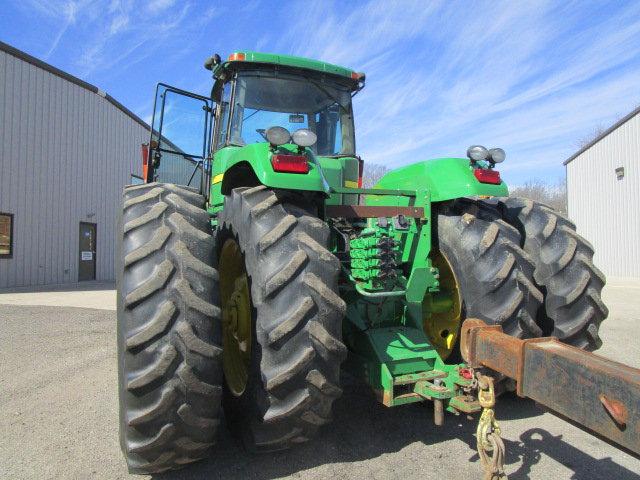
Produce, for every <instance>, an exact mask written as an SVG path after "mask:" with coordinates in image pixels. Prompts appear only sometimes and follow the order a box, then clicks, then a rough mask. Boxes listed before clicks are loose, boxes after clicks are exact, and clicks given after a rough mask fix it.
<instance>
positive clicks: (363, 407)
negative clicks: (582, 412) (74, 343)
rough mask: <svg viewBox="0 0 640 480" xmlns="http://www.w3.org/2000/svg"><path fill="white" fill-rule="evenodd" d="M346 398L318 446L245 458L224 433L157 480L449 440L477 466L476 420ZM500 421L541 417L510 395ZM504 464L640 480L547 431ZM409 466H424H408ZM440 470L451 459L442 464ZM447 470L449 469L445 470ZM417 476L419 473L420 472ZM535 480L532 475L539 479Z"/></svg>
mask: <svg viewBox="0 0 640 480" xmlns="http://www.w3.org/2000/svg"><path fill="white" fill-rule="evenodd" d="M343 388H344V395H343V396H342V397H341V399H340V400H338V401H337V402H336V404H335V408H334V421H333V422H332V423H331V424H330V425H329V426H328V427H325V429H324V431H323V432H322V434H321V435H320V436H319V437H318V438H316V439H315V441H312V442H309V443H306V444H303V445H301V446H299V447H297V448H295V449H293V450H289V451H285V452H278V453H270V454H263V455H251V454H248V453H246V452H245V451H244V450H243V449H242V447H241V446H240V445H239V443H238V442H237V441H236V440H235V438H234V437H232V436H231V435H230V434H229V432H228V431H227V429H226V428H223V433H222V436H221V438H220V439H219V443H218V444H217V445H216V448H215V453H214V455H213V456H212V457H211V458H209V459H207V460H204V461H202V462H199V463H196V464H193V465H191V466H189V467H188V468H186V469H184V470H178V471H175V472H167V473H163V474H159V475H156V476H154V478H155V479H156V480H183V479H185V480H186V479H200V478H202V479H204V478H206V479H213V478H251V479H257V480H268V479H273V478H279V477H286V476H288V475H295V474H296V473H297V472H301V471H305V470H308V469H310V468H313V467H316V466H320V465H324V464H334V463H345V462H346V463H349V462H358V461H364V460H368V459H372V458H376V457H379V456H380V455H383V454H386V453H393V452H398V451H400V450H402V449H403V448H405V447H406V446H407V445H410V444H412V443H414V442H422V443H423V444H425V445H434V444H438V443H441V442H444V441H447V440H451V439H459V440H462V441H463V442H467V443H468V444H469V450H468V452H465V453H464V454H463V455H462V456H461V457H460V458H459V460H458V461H460V462H473V463H476V464H477V468H478V476H480V465H479V463H478V455H477V453H475V448H476V447H475V436H474V433H475V428H476V420H475V419H474V420H467V419H466V418H465V417H463V416H460V417H454V416H453V415H447V417H446V423H445V426H444V427H440V428H436V427H434V425H433V421H432V415H433V412H432V407H431V404H430V403H426V404H414V405H407V406H404V407H402V408H386V407H384V406H382V405H380V404H379V403H378V402H377V401H376V400H375V399H374V398H373V396H372V395H371V393H370V390H369V389H368V387H367V386H365V385H362V384H360V383H358V382H357V381H355V380H353V379H351V378H345V379H343ZM499 405H500V406H499V417H500V419H504V420H516V419H521V418H533V417H536V416H539V415H542V413H543V412H542V411H541V410H540V409H539V408H537V407H536V406H535V405H534V403H533V402H531V401H528V400H522V399H518V398H517V397H515V396H513V395H505V396H503V397H501V399H500V403H499ZM505 444H506V450H507V457H506V464H507V465H511V468H508V471H511V472H513V469H514V468H515V467H516V466H519V467H518V468H517V470H516V471H515V472H514V473H512V474H511V475H509V478H510V479H512V480H516V479H526V478H529V476H530V474H531V471H532V467H533V466H534V465H536V464H537V463H538V462H539V461H540V458H541V456H542V455H545V456H548V457H551V458H553V459H555V460H556V461H558V462H559V463H562V464H563V465H564V466H566V467H567V468H569V469H571V470H573V472H574V475H573V477H572V478H576V479H579V478H590V479H592V478H603V479H604V478H606V479H609V478H625V479H639V480H640V476H638V475H637V474H635V473H633V472H631V471H630V470H628V469H626V468H624V467H622V466H620V465H618V464H616V463H614V462H613V461H612V460H611V459H609V458H605V459H602V460H600V459H596V458H593V457H591V456H590V455H587V454H585V453H584V452H582V451H580V450H579V449H577V448H575V447H574V446H572V445H569V444H567V443H566V442H564V441H563V440H562V436H561V435H560V436H552V435H551V434H549V433H548V432H547V431H546V430H543V429H538V428H533V429H530V430H528V431H526V432H524V433H523V434H522V435H521V436H520V439H519V441H518V442H514V441H509V440H506V441H505ZM405 461H407V462H411V461H419V459H412V458H407V459H406V460H405ZM442 461H443V462H447V461H449V459H443V460H442ZM445 467H446V465H445ZM417 470H418V471H419V468H418V469H417ZM534 477H535V475H534Z"/></svg>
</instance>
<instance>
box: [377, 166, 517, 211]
mask: <svg viewBox="0 0 640 480" xmlns="http://www.w3.org/2000/svg"><path fill="white" fill-rule="evenodd" d="M374 188H385V189H401V190H426V191H427V192H428V193H429V198H430V200H431V201H432V202H442V201H445V200H452V199H454V198H459V197H472V196H483V195H487V196H501V197H503V196H507V195H508V194H509V191H508V189H507V185H506V184H505V183H504V182H501V183H500V184H499V185H492V184H488V183H480V182H479V181H478V179H477V178H476V177H475V175H474V174H473V168H471V166H470V164H469V159H468V158H436V159H433V160H426V161H423V162H417V163H413V164H411V165H407V166H406V167H401V168H398V169H396V170H392V171H390V172H389V173H387V174H386V175H384V176H383V177H382V178H381V179H380V181H379V182H378V183H377V184H376V186H375V187H374Z"/></svg>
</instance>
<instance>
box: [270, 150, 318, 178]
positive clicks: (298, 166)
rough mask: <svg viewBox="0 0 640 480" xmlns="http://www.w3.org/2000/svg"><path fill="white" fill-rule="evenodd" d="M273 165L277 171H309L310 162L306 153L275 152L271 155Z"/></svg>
mask: <svg viewBox="0 0 640 480" xmlns="http://www.w3.org/2000/svg"><path fill="white" fill-rule="evenodd" d="M271 166H272V167H273V170H274V171H275V172H282V173H309V164H308V163H307V157H305V156H304V155H282V154H275V155H272V156H271Z"/></svg>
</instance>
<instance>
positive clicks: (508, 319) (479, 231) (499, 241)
mask: <svg viewBox="0 0 640 480" xmlns="http://www.w3.org/2000/svg"><path fill="white" fill-rule="evenodd" d="M435 213H436V215H437V228H436V232H435V235H434V239H435V242H434V252H435V253H436V255H441V256H442V257H444V258H445V259H446V264H448V265H449V266H450V268H451V270H452V273H453V276H454V278H455V284H456V285H457V290H458V292H457V294H458V295H459V297H460V300H461V302H460V303H461V305H460V319H459V320H460V321H462V320H464V319H465V318H470V317H473V318H479V319H481V320H484V321H485V322H487V323H488V324H492V325H500V326H502V329H503V331H504V332H505V333H507V334H508V335H511V336H514V337H518V338H532V337H538V336H540V335H541V334H542V330H541V329H540V327H539V326H538V325H537V324H536V322H535V318H536V313H537V311H538V309H539V307H540V305H541V303H542V299H543V297H542V293H541V292H540V291H539V290H538V288H537V287H536V286H535V284H534V282H533V269H534V265H533V263H532V261H531V259H530V258H529V256H528V255H527V254H526V253H525V252H524V251H523V250H522V248H520V245H519V233H518V231H517V230H515V229H514V228H513V227H512V226H510V225H508V224H507V223H506V222H505V221H504V220H502V219H501V218H500V215H499V213H498V212H497V211H494V210H493V209H490V208H486V207H485V206H484V205H483V204H482V203H481V202H479V201H476V200H472V199H467V198H460V199H457V200H454V201H451V202H447V203H442V204H439V205H438V206H436V207H435ZM447 273H448V272H447ZM441 275H442V273H441ZM458 328H459V326H458ZM445 334H447V335H450V334H451V332H450V331H443V332H442V336H443V337H444V336H445ZM458 355H459V351H458V347H456V348H455V350H454V351H453V358H454V359H456V357H457V356H458Z"/></svg>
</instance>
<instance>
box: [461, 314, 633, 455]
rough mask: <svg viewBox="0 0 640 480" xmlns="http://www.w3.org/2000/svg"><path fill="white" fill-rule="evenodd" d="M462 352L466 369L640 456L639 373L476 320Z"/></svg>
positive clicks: (465, 332) (465, 331) (464, 335)
mask: <svg viewBox="0 0 640 480" xmlns="http://www.w3.org/2000/svg"><path fill="white" fill-rule="evenodd" d="M460 347H461V348H460V349H461V353H462V356H463V358H464V360H465V362H467V364H468V365H469V366H470V367H474V368H482V367H484V368H488V369H490V370H493V371H495V372H498V373H499V374H502V375H504V376H506V377H509V378H511V379H513V380H515V382H516V392H517V394H518V395H519V396H521V397H528V398H531V399H532V400H534V401H536V402H537V403H539V404H540V405H542V406H544V407H546V408H548V409H549V410H550V411H551V412H552V413H554V414H555V415H557V416H559V417H561V418H563V419H564V420H567V421H569V422H570V423H572V424H574V425H576V426H578V427H579V428H582V429H584V430H587V431H588V432H589V433H591V434H593V435H595V436H597V437H599V438H602V439H603V440H605V441H607V442H610V443H613V444H615V445H616V446H617V447H618V448H620V449H621V450H624V451H626V452H628V453H630V454H631V455H633V456H635V457H636V458H638V457H640V370H638V369H636V368H632V367H630V366H628V365H623V364H621V363H618V362H614V361H612V360H609V359H606V358H604V357H601V356H598V355H595V354H593V353H589V352H585V351H584V350H580V349H578V348H575V347H571V346H569V345H565V344H563V343H561V342H560V341H558V340H557V339H555V338H532V339H526V340H520V339H518V338H514V337H511V336H509V335H506V334H504V333H503V332H502V328H501V327H500V326H497V325H487V324H485V323H484V322H483V321H482V320H477V319H468V320H466V321H465V322H464V324H463V325H462V331H461V337H460Z"/></svg>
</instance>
